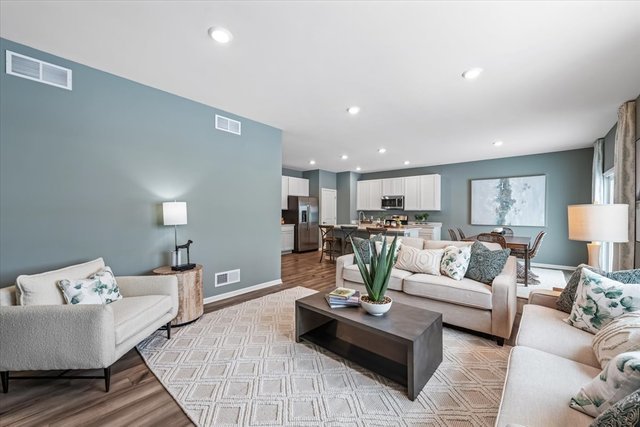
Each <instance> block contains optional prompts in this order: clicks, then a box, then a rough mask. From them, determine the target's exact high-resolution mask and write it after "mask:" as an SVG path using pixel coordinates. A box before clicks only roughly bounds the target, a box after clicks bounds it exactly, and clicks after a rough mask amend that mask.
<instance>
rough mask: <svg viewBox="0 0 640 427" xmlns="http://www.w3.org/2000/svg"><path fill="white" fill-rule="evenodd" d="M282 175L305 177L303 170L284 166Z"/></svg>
mask: <svg viewBox="0 0 640 427" xmlns="http://www.w3.org/2000/svg"><path fill="white" fill-rule="evenodd" d="M282 176H292V177H294V178H303V176H302V171H297V170H295V169H288V168H282Z"/></svg>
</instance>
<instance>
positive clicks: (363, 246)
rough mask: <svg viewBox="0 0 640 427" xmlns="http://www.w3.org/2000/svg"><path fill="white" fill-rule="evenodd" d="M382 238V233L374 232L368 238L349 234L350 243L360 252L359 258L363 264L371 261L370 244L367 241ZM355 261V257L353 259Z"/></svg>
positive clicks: (380, 240)
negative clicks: (373, 234) (374, 233)
mask: <svg viewBox="0 0 640 427" xmlns="http://www.w3.org/2000/svg"><path fill="white" fill-rule="evenodd" d="M383 240H384V236H383V235H382V234H376V235H375V236H371V238H370V239H362V238H360V237H355V236H351V245H352V246H353V250H354V251H358V253H359V254H360V258H362V261H363V262H364V263H365V264H369V262H370V261H371V246H370V245H369V242H382V241H383ZM353 262H354V263H355V262H356V260H355V258H354V259H353Z"/></svg>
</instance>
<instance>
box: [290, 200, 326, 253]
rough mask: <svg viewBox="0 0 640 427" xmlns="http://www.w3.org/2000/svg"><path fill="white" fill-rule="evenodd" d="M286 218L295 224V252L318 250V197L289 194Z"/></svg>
mask: <svg viewBox="0 0 640 427" xmlns="http://www.w3.org/2000/svg"><path fill="white" fill-rule="evenodd" d="M288 208H289V209H288V210H287V212H286V214H285V220H286V222H287V223H289V224H294V225H295V227H294V242H293V251H294V252H307V251H317V250H318V248H319V247H320V246H319V243H318V242H319V239H320V237H319V236H320V234H319V231H318V199H317V198H315V197H300V196H289V199H288Z"/></svg>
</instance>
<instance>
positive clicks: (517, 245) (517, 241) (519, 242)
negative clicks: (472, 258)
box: [463, 235, 531, 286]
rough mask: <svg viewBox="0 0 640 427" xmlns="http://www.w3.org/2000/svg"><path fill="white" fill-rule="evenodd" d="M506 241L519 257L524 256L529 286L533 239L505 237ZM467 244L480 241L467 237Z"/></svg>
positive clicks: (475, 237) (526, 284) (476, 238)
mask: <svg viewBox="0 0 640 427" xmlns="http://www.w3.org/2000/svg"><path fill="white" fill-rule="evenodd" d="M502 237H504V241H505V242H506V244H507V248H508V249H513V250H514V251H516V253H517V254H518V255H520V254H522V259H523V260H524V271H525V274H524V285H525V286H529V269H530V265H529V264H530V262H529V244H530V243H531V237H527V236H505V235H503V236H502ZM463 240H464V241H465V242H475V241H476V240H478V236H477V235H476V236H467V237H465V238H464V239H463Z"/></svg>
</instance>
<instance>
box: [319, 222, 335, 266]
mask: <svg viewBox="0 0 640 427" xmlns="http://www.w3.org/2000/svg"><path fill="white" fill-rule="evenodd" d="M319 227H320V234H321V235H322V246H321V251H320V262H322V259H323V258H324V254H328V255H329V261H333V255H334V253H335V249H334V247H333V245H335V244H337V243H338V239H337V238H336V237H335V236H334V235H333V229H334V226H333V225H327V224H322V225H320V226H319Z"/></svg>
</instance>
